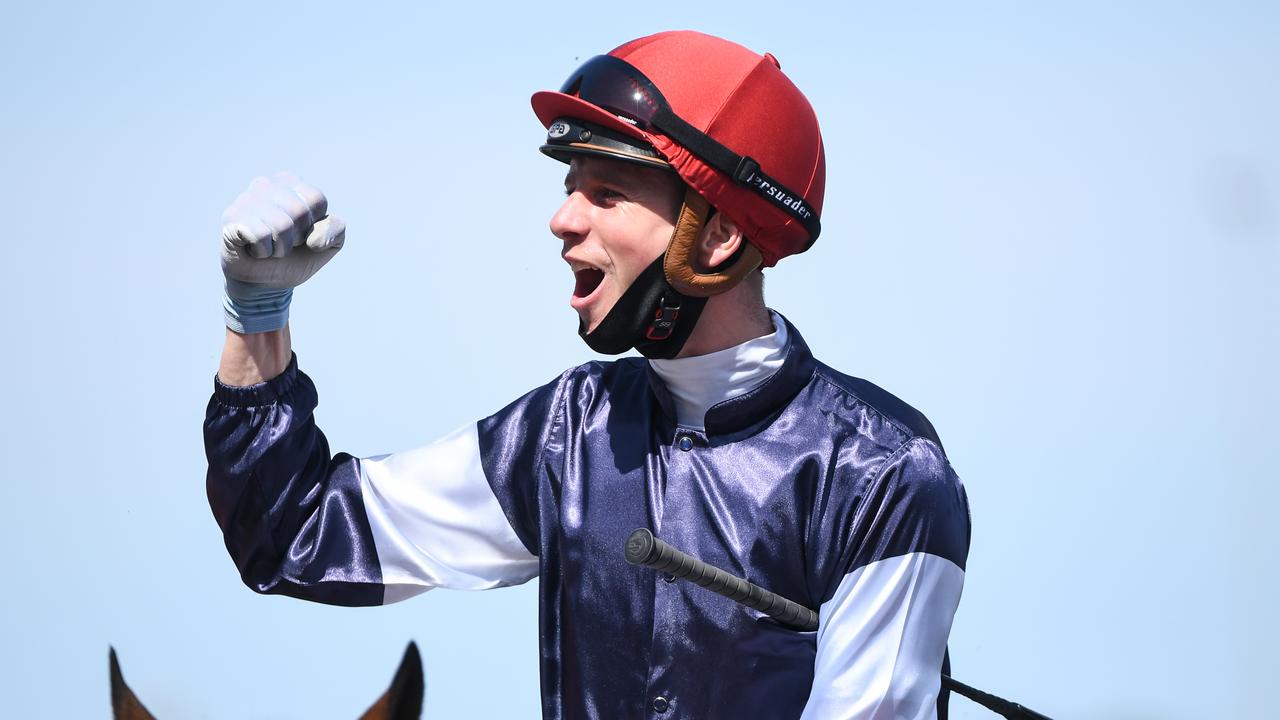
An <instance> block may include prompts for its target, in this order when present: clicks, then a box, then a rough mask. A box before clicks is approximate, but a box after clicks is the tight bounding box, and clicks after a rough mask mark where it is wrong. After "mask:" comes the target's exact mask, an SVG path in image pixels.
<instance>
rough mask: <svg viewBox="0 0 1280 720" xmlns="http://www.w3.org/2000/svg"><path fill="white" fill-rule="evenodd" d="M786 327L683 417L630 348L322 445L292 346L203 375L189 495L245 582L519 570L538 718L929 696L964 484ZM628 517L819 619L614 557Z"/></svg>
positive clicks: (289, 585) (404, 587)
mask: <svg viewBox="0 0 1280 720" xmlns="http://www.w3.org/2000/svg"><path fill="white" fill-rule="evenodd" d="M788 331H789V338H790V342H789V346H788V348H787V351H786V360H785V362H784V364H783V366H782V368H781V369H780V370H779V371H778V372H777V373H775V374H774V375H773V376H772V377H770V378H769V379H768V380H766V381H765V382H764V383H763V384H762V385H760V386H758V387H757V388H755V389H754V390H751V391H750V392H748V393H746V394H745V395H741V396H738V397H736V398H733V399H731V400H727V401H725V402H722V403H720V404H718V405H715V406H713V407H712V408H711V409H710V410H709V411H708V413H707V416H706V420H705V425H706V428H705V431H697V430H692V429H688V428H683V427H680V426H678V425H677V424H676V423H675V421H674V418H675V413H674V411H673V408H672V401H671V397H670V395H669V394H668V392H667V389H666V388H665V387H664V386H663V384H662V381H661V380H660V379H659V378H658V377H657V375H656V374H655V373H654V372H653V371H652V370H651V369H650V368H649V366H648V364H647V362H646V361H644V360H643V359H642V358H626V359H621V360H618V361H615V362H591V363H588V364H586V365H582V366H580V367H577V368H573V369H570V370H568V371H566V372H565V373H564V374H562V375H561V376H560V377H559V378H557V379H556V380H554V381H553V382H551V383H549V384H547V385H545V386H543V387H540V388H538V389H536V390H534V391H532V392H530V393H528V394H527V395H525V396H524V397H522V398H520V399H519V400H517V401H515V402H514V403H512V404H511V405H509V406H507V407H506V408H504V409H502V410H501V411H499V412H498V413H497V414H495V415H492V416H490V417H488V418H485V419H484V420H481V421H480V422H478V423H476V424H474V425H469V426H466V427H463V428H461V429H460V430H458V431H457V432H455V433H453V434H451V435H449V436H447V437H445V438H443V439H441V440H440V441H438V442H436V443H432V444H431V445H428V446H426V447H423V448H418V449H416V450H411V451H408V452H402V453H395V454H391V455H384V456H379V457H374V458H355V457H352V456H350V455H346V454H337V455H331V453H330V450H329V445H328V442H327V441H326V439H325V436H324V435H323V434H322V433H321V432H320V430H319V428H317V427H316V424H315V421H314V418H313V416H312V413H313V411H314V409H315V407H316V404H317V396H316V390H315V387H314V385H313V384H312V383H311V381H310V379H309V378H308V377H307V376H306V375H304V374H303V373H302V372H301V371H299V370H298V368H297V361H296V358H295V359H294V360H293V361H292V362H291V363H290V365H289V367H288V369H286V370H285V371H284V373H282V374H281V375H280V376H278V377H276V378H274V379H272V380H270V381H268V382H265V383H261V384H259V385H254V386H250V387H244V388H238V387H230V386H226V385H223V384H221V383H218V382H217V381H216V380H215V390H214V396H213V398H212V400H211V401H210V403H209V407H208V411H207V415H206V419H205V425H204V428H205V429H204V432H205V447H206V452H207V455H208V460H209V472H208V495H209V503H210V506H211V507H212V509H213V513H214V516H215V517H216V519H217V521H218V524H219V525H220V526H221V528H222V530H223V533H224V536H225V540H226V546H227V549H228V551H229V552H230V554H231V556H232V558H233V559H234V560H235V563H236V565H237V566H238V568H239V569H240V573H241V576H242V577H243V579H244V581H245V583H246V584H247V585H248V586H249V587H251V588H252V589H254V590H255V591H258V592H262V593H283V594H286V595H291V596H294V597H299V598H303V599H307V600H314V601H319V602H325V603H332V604H337V605H378V604H383V603H390V602H395V601H398V600H402V599H404V598H407V597H410V596H412V595H416V594H418V593H420V592H422V591H424V590H427V589H430V588H433V587H451V588H464V589H483V588H491V587H501V586H506V585H513V584H518V583H523V582H526V581H527V580H529V579H531V578H533V577H535V576H536V577H538V578H539V593H540V597H541V602H540V604H539V616H540V617H539V622H540V639H541V657H542V659H541V684H542V703H543V717H544V718H547V719H548V720H550V719H559V718H641V717H645V718H653V719H654V720H659V719H660V720H669V719H671V718H716V717H724V718H730V717H732V718H740V717H758V718H797V717H804V718H929V717H934V716H935V714H936V708H937V702H938V693H939V673H940V670H941V667H942V663H943V656H944V652H945V648H946V640H947V635H948V633H949V632H950V628H951V621H952V617H953V615H954V613H955V610H956V607H957V605H958V603H959V599H960V591H961V587H962V585H963V579H964V564H965V558H966V555H967V553H968V546H969V514H968V505H967V499H966V497H965V493H964V488H963V486H962V485H961V483H960V480H959V479H958V477H957V476H956V474H955V473H954V471H953V470H952V468H951V466H950V465H949V463H948V462H947V459H946V456H945V454H944V453H943V449H942V445H941V443H940V442H939V440H938V437H937V435H936V434H935V432H934V429H933V427H932V426H931V425H930V423H929V421H928V420H927V419H925V417H924V416H923V415H921V414H920V413H919V412H917V411H916V410H915V409H913V408H911V407H910V406H908V405H906V404H905V403H903V402H902V401H901V400H898V399H897V398H895V397H894V396H892V395H890V394H888V393H887V392H885V391H884V390H882V389H880V388H878V387H876V386H874V385H872V384H871V383H868V382H866V381H863V380H859V379H856V378H852V377H849V376H846V375H842V374H840V373H838V372H836V371H834V370H832V369H831V368H829V367H827V366H826V365H824V364H822V363H820V362H818V361H816V360H815V359H814V358H813V357H812V355H811V354H810V352H809V349H808V347H807V346H806V345H805V343H804V341H803V340H802V339H801V337H800V335H799V333H798V332H797V331H796V330H795V328H794V327H792V326H790V324H788ZM640 527H645V528H649V529H651V530H653V532H654V534H655V535H657V536H658V537H660V538H662V539H663V540H665V541H667V542H668V543H670V544H671V545H673V546H674V547H676V548H678V549H681V550H683V551H685V552H687V553H689V554H691V555H693V556H694V557H697V558H699V559H701V560H703V561H706V562H708V563H711V564H712V565H716V566H718V567H720V568H723V569H724V570H726V571H728V572H731V573H733V574H736V575H739V576H741V577H745V578H746V579H748V580H750V581H751V582H754V583H756V584H759V585H762V586H764V587H765V588H767V589H769V590H772V591H774V592H776V593H779V594H781V595H783V596H784V597H787V598H790V599H792V600H795V601H796V602H799V603H801V604H803V605H807V606H809V607H812V608H817V609H819V629H818V630H817V631H816V632H798V631H796V630H793V629H790V628H788V627H785V626H782V625H780V624H779V623H777V622H776V621H774V620H773V619H771V618H769V617H767V616H764V615H763V614H761V613H759V612H757V611H754V610H751V609H749V608H746V607H744V606H742V605H738V604H736V603H734V602H732V601H730V600H728V599H726V598H723V597H721V596H719V595H715V594H713V593H711V592H709V591H707V590H704V589H703V588H700V587H697V586H694V585H691V584H688V583H682V582H670V581H671V580H673V578H670V577H662V576H660V575H658V574H656V573H654V572H653V571H651V570H648V569H644V568H639V567H633V566H631V565H628V564H627V563H626V561H625V559H624V557H623V544H624V541H625V539H626V538H627V536H628V535H629V534H630V533H631V532H632V531H633V530H635V529H636V528H640ZM477 671H480V669H477Z"/></svg>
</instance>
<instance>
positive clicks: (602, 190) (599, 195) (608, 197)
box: [592, 185, 626, 205]
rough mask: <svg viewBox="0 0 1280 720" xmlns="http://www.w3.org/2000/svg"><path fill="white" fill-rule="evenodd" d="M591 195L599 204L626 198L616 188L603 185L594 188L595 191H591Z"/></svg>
mask: <svg viewBox="0 0 1280 720" xmlns="http://www.w3.org/2000/svg"><path fill="white" fill-rule="evenodd" d="M592 196H593V197H594V198H595V201H596V203H598V204H601V205H604V204H607V203H614V202H618V201H619V200H625V199H626V196H625V195H623V194H622V193H620V192H618V191H617V190H614V189H613V188H611V187H605V186H603V185H602V186H600V187H598V188H596V189H595V191H594V192H593V193H592Z"/></svg>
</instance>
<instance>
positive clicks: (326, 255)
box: [222, 172, 347, 333]
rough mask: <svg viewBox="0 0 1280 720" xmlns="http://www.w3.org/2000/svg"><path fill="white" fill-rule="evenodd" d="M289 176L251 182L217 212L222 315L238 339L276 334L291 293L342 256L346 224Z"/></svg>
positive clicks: (319, 195) (284, 319)
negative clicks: (223, 285) (223, 281)
mask: <svg viewBox="0 0 1280 720" xmlns="http://www.w3.org/2000/svg"><path fill="white" fill-rule="evenodd" d="M328 206H329V203H328V201H327V200H325V197H324V194H323V193H321V192H320V191H319V190H317V189H315V188H313V187H311V186H310V185H308V184H306V183H304V182H302V180H300V179H298V176H297V175H294V174H293V173H290V172H282V173H277V174H275V175H273V176H271V177H270V178H257V179H255V180H254V181H253V182H251V183H249V188H248V189H247V190H245V191H244V192H243V193H241V194H240V196H239V197H237V198H236V199H235V202H233V203H231V206H230V207H228V208H227V209H226V211H225V212H223V213H222V274H223V275H224V276H225V277H226V296H225V298H224V300H223V309H224V310H225V313H226V321H227V327H229V328H231V329H232V330H235V331H236V332H239V333H260V332H268V331H271V330H279V329H280V328H283V327H284V325H285V323H286V322H288V320H289V301H290V300H291V299H292V297H293V288H295V287H297V286H299V285H301V284H302V283H304V282H306V280H307V278H309V277H311V276H312V275H314V274H315V273H316V271H317V270H319V269H320V268H321V267H323V266H324V264H325V263H327V262H329V259H330V258H332V257H333V256H334V255H336V254H337V252H338V250H340V249H342V243H343V241H344V240H345V239H346V230H347V228H346V224H345V223H343V222H342V220H341V219H339V218H336V217H331V216H328V215H326V212H327V211H328Z"/></svg>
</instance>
